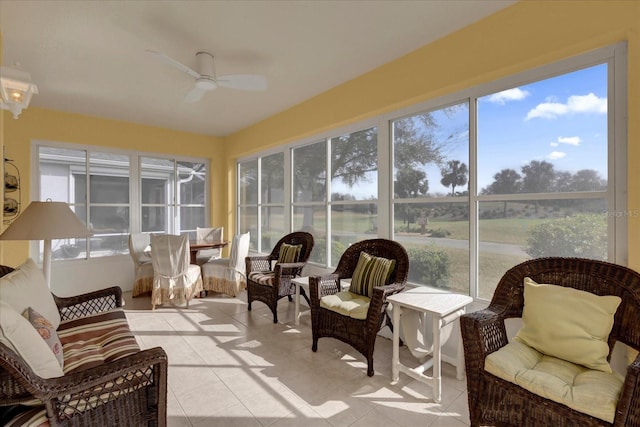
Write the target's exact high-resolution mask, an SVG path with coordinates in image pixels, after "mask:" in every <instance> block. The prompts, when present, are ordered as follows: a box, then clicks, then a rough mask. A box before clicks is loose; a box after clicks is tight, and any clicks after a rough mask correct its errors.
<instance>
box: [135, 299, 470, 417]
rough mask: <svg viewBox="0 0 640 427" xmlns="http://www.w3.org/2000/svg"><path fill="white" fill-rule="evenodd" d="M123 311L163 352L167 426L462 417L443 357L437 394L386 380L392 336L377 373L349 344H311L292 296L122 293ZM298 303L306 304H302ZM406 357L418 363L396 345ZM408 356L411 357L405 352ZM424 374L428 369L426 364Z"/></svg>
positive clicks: (461, 394) (380, 347)
mask: <svg viewBox="0 0 640 427" xmlns="http://www.w3.org/2000/svg"><path fill="white" fill-rule="evenodd" d="M125 301H126V305H125V310H126V313H127V317H128V319H129V323H130V325H131V328H132V329H133V331H134V333H135V335H136V338H137V339H138V342H139V343H140V346H141V347H143V348H150V347H155V346H162V347H163V348H164V349H165V351H166V352H167V354H168V357H169V387H168V389H169V390H168V410H167V417H168V425H169V426H170V427H171V426H194V427H195V426H225V427H226V426H276V427H281V426H305V427H307V426H309V427H312V426H354V427H357V426H367V427H375V426H385V427H393V426H411V427H413V426H432V427H442V426H451V427H461V426H468V425H469V417H468V410H467V395H466V391H465V390H466V389H465V387H466V383H465V381H459V380H456V378H455V368H454V367H453V366H451V365H449V364H446V363H443V386H442V389H443V397H442V402H441V403H440V404H436V403H434V402H433V399H432V392H431V388H430V387H429V386H428V385H426V384H424V383H421V382H418V381H415V380H413V379H411V378H410V377H408V376H406V375H404V374H402V373H401V374H400V380H399V381H398V383H397V384H395V385H391V351H392V345H391V340H389V339H387V338H383V337H378V342H377V343H376V350H375V355H374V363H375V365H374V368H375V372H376V373H375V375H374V376H373V377H367V375H366V362H365V359H364V357H362V356H361V355H360V354H359V353H358V352H356V351H355V350H354V349H353V348H351V347H350V346H348V345H346V344H343V343H342V342H340V341H338V340H335V339H332V338H321V339H320V341H319V342H318V352H317V353H313V352H312V351H311V319H310V316H308V315H307V316H303V317H302V319H301V322H300V325H299V326H296V325H295V324H294V303H293V302H289V301H287V299H286V298H285V299H282V300H280V302H279V304H278V319H279V323H278V324H274V323H273V322H272V315H271V312H270V311H269V309H268V308H267V307H266V305H264V304H262V303H260V302H255V303H254V304H253V311H251V312H249V311H248V310H247V304H246V293H243V294H242V295H240V296H239V297H238V298H230V297H227V296H224V295H221V294H215V293H209V295H208V296H207V297H206V298H201V299H195V300H192V301H191V303H190V305H189V308H188V309H186V308H183V307H173V306H160V307H157V308H156V310H155V311H151V304H150V300H149V298H148V297H138V298H135V299H132V298H131V293H125ZM305 308H306V307H305ZM400 354H401V358H402V360H403V361H405V362H406V363H407V364H410V363H414V364H415V365H417V364H418V362H417V361H415V362H411V360H412V359H413V358H412V356H411V355H410V353H409V352H408V350H407V349H406V347H405V348H402V349H401V353H400ZM413 360H415V359H413ZM429 372H430V371H429Z"/></svg>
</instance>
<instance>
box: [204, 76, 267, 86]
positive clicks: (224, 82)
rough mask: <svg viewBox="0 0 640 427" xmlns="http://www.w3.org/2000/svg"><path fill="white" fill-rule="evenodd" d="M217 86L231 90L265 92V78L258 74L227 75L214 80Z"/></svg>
mask: <svg viewBox="0 0 640 427" xmlns="http://www.w3.org/2000/svg"><path fill="white" fill-rule="evenodd" d="M216 83H217V84H218V85H219V86H223V87H228V88H231V89H243V90H266V89H267V78H266V77H265V76H261V75H258V74H229V75H227V76H220V77H218V78H217V79H216Z"/></svg>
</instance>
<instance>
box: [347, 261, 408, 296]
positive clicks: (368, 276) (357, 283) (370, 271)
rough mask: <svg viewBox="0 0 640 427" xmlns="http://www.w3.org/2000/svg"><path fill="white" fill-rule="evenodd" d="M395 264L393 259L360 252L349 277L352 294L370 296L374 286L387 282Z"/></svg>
mask: <svg viewBox="0 0 640 427" xmlns="http://www.w3.org/2000/svg"><path fill="white" fill-rule="evenodd" d="M395 265H396V261H395V260H392V259H386V258H381V257H376V256H373V255H369V254H368V253H366V252H360V257H359V258H358V264H356V268H355V270H353V275H352V277H351V286H350V287H349V291H350V292H353V293H354V294H358V295H364V296H366V297H371V296H372V294H373V288H374V287H376V286H384V285H386V284H387V282H388V281H389V278H390V277H391V273H392V272H393V269H394V267H395Z"/></svg>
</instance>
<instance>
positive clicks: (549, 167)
mask: <svg viewBox="0 0 640 427" xmlns="http://www.w3.org/2000/svg"><path fill="white" fill-rule="evenodd" d="M522 174H523V175H524V177H523V179H522V190H523V191H524V192H525V193H545V192H548V191H549V190H550V189H552V188H553V185H554V184H555V175H556V172H555V170H554V167H553V164H551V163H549V162H546V161H544V160H543V161H538V160H532V161H531V162H530V163H529V164H528V165H524V166H522ZM535 210H536V213H538V201H537V200H536V201H535Z"/></svg>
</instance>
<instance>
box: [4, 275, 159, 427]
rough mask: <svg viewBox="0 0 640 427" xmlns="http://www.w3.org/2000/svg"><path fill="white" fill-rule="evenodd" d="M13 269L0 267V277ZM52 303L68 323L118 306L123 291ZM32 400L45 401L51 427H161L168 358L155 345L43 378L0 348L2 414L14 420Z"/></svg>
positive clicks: (63, 299)
mask: <svg viewBox="0 0 640 427" xmlns="http://www.w3.org/2000/svg"><path fill="white" fill-rule="evenodd" d="M11 270H12V269H11V268H10V267H9V268H7V267H4V266H0V276H1V275H3V274H6V273H9V272H10V271H11ZM54 300H55V303H56V305H57V306H58V310H59V312H60V316H61V318H62V320H63V321H66V320H73V319H78V318H82V317H85V316H90V315H93V314H97V313H100V312H103V311H107V310H111V309H114V308H117V307H121V306H122V291H121V290H120V288H119V287H112V288H107V289H103V290H100V291H95V292H90V293H87V294H83V295H78V296H75V297H70V298H59V297H57V296H55V295H54ZM34 399H38V400H40V401H42V402H43V403H44V407H45V410H46V418H47V420H48V421H49V424H50V425H51V426H83V427H84V426H107V425H138V426H143V425H144V426H154V427H155V426H165V425H166V421H167V355H166V353H165V352H164V350H162V348H160V347H156V348H152V349H149V350H143V351H139V352H137V353H135V354H133V355H129V356H125V357H123V358H121V359H118V360H114V361H112V362H106V363H104V364H101V365H99V366H96V367H91V368H87V369H83V370H78V371H74V372H70V373H68V374H66V375H64V376H62V377H58V378H50V379H45V378H41V377H40V376H38V375H36V374H35V373H34V372H33V370H32V369H31V368H30V367H29V365H27V364H26V363H25V361H24V360H23V359H22V358H21V357H20V356H19V355H18V354H16V353H15V352H14V351H13V350H12V349H10V348H9V347H7V346H5V345H3V344H0V415H2V414H6V415H10V416H13V415H14V414H16V413H18V412H20V410H21V408H22V409H25V408H26V407H22V406H19V405H21V404H23V403H25V404H29V405H33V402H34ZM29 402H31V403H29ZM37 411H38V409H37V408H36V409H35V412H37Z"/></svg>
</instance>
